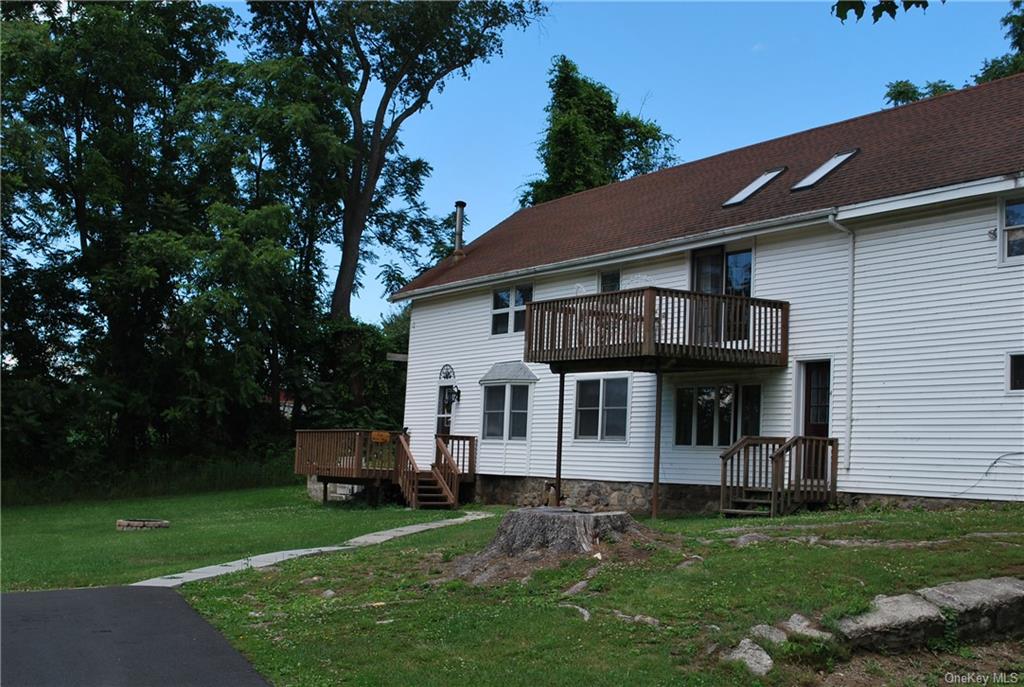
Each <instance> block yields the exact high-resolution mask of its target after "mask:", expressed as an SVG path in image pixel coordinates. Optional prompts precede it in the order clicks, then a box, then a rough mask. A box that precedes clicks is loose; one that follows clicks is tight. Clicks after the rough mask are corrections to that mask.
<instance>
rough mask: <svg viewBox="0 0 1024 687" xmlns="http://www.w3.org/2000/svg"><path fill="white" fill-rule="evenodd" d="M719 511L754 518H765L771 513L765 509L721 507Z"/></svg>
mask: <svg viewBox="0 0 1024 687" xmlns="http://www.w3.org/2000/svg"><path fill="white" fill-rule="evenodd" d="M721 512H722V514H723V515H750V516H753V517H755V518H767V517H768V516H770V515H771V513H770V512H769V511H766V510H747V509H745V508H723V509H722V510H721Z"/></svg>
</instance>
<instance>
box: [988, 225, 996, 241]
mask: <svg viewBox="0 0 1024 687" xmlns="http://www.w3.org/2000/svg"><path fill="white" fill-rule="evenodd" d="M988 237H989V238H990V239H992V240H993V241H995V240H996V228H995V227H992V228H991V229H989V230H988Z"/></svg>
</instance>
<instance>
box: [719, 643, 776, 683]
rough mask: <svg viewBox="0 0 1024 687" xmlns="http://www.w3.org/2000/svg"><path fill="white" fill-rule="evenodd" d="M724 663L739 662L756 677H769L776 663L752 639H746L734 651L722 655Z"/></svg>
mask: <svg viewBox="0 0 1024 687" xmlns="http://www.w3.org/2000/svg"><path fill="white" fill-rule="evenodd" d="M722 660H723V661H739V662H740V663H742V664H743V665H745V666H746V667H747V670H749V671H750V672H752V673H753V674H754V675H767V674H768V671H769V670H771V669H772V667H773V666H774V665H775V663H774V662H773V661H772V657H771V656H769V655H768V652H767V651H765V650H764V649H762V648H761V647H759V646H758V645H757V644H755V643H754V642H753V641H751V640H750V639H744V640H743V641H741V642H740V643H739V644H738V645H737V646H736V647H735V648H734V649H732V650H730V651H726V652H723V653H722Z"/></svg>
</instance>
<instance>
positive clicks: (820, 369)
mask: <svg viewBox="0 0 1024 687" xmlns="http://www.w3.org/2000/svg"><path fill="white" fill-rule="evenodd" d="M831 372H832V364H831V363H830V362H829V361H827V360H821V361H816V362H812V363H804V436H808V437H822V438H824V437H827V436H828V420H829V417H828V410H829V408H828V407H829V396H830V393H829V378H830V377H831ZM826 458H827V455H826V451H825V450H824V446H822V445H821V444H819V443H817V442H815V443H812V444H809V445H808V446H807V447H806V448H805V450H804V451H803V463H804V469H803V475H804V478H805V479H811V480H823V479H825V477H826V474H827V470H826V467H825V463H826Z"/></svg>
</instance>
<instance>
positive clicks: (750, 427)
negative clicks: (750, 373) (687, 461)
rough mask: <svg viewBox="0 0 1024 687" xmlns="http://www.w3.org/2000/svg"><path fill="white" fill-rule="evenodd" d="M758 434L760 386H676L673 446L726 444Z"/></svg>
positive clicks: (759, 429)
mask: <svg viewBox="0 0 1024 687" xmlns="http://www.w3.org/2000/svg"><path fill="white" fill-rule="evenodd" d="M737 408H738V410H737ZM760 433H761V387H760V386H757V385H753V384H750V385H747V384H745V385H742V386H736V385H732V384H718V385H710V384H709V385H700V386H684V387H680V388H678V389H676V445H678V446H729V445H730V444H732V443H733V442H734V441H736V440H737V439H738V438H739V437H741V436H757V435H759V434H760Z"/></svg>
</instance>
